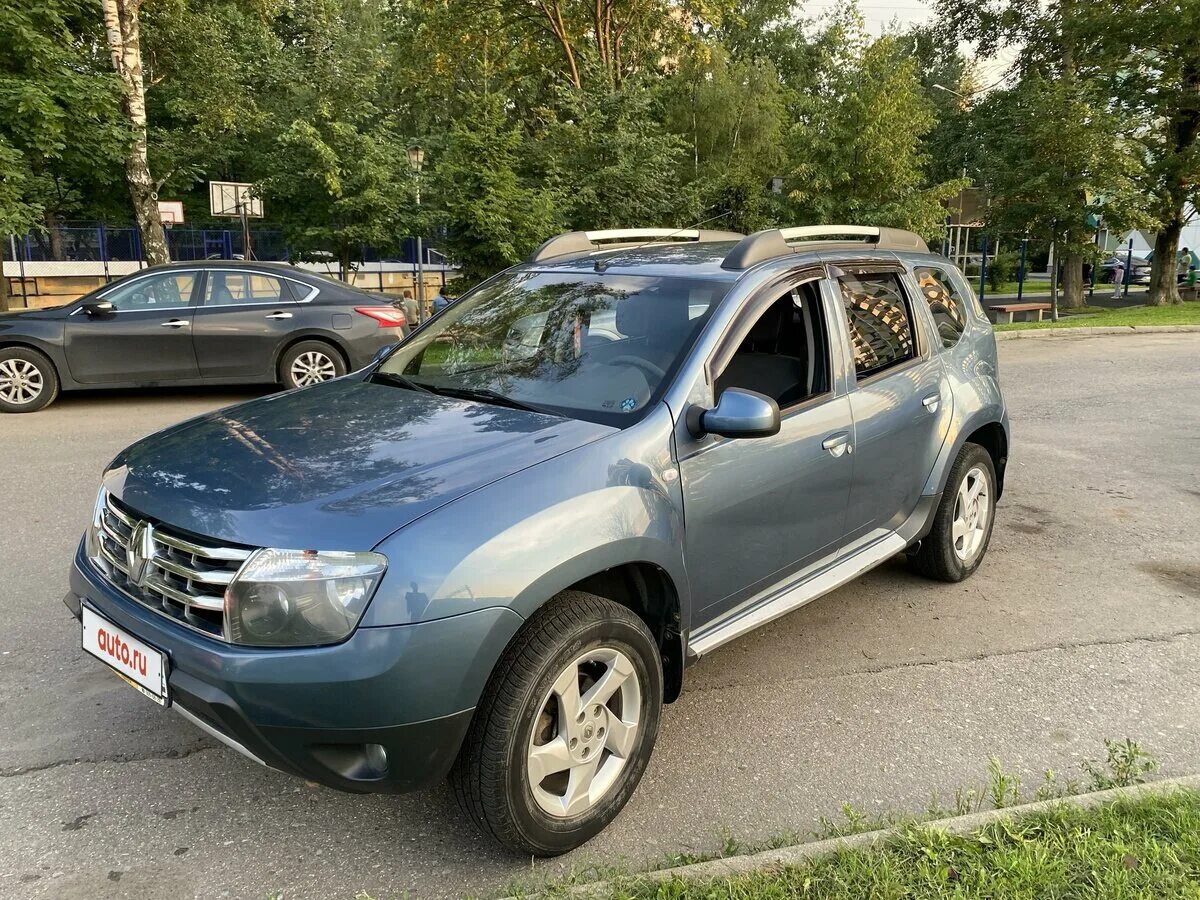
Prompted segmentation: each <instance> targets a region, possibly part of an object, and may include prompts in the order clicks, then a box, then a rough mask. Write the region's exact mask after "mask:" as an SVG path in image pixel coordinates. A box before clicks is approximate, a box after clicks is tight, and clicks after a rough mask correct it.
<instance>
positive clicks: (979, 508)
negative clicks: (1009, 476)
mask: <svg viewBox="0 0 1200 900" xmlns="http://www.w3.org/2000/svg"><path fill="white" fill-rule="evenodd" d="M995 521H996V469H995V466H994V465H993V463H992V456H991V454H990V453H988V452H987V450H985V449H984V448H983V447H981V446H979V445H978V444H964V445H963V448H962V450H960V451H959V453H958V459H956V460H955V461H954V466H953V467H952V468H951V469H950V477H949V478H947V479H946V489H945V490H944V491H943V492H942V499H941V502H940V503H939V504H938V508H937V513H936V514H935V515H934V520H933V528H932V529H931V530H930V532H929V535H928V536H927V537H926V538H925V539H924V540H923V541H921V546H920V548H919V549H918V550H917V552H915V553H912V554H910V555H909V557H908V559H909V563H910V564H911V565H912V568H913V569H914V570H915V571H916V572H918V573H920V574H921V575H924V576H925V577H927V578H932V579H935V580H937V581H949V582H957V581H962V580H963V579H964V578H967V577H968V576H970V575H971V573H972V572H974V571H975V570H976V569H978V568H979V564H980V563H981V562H983V557H984V555H985V554H986V553H987V548H988V543H989V542H990V541H991V539H992V527H993V525H994V524H995Z"/></svg>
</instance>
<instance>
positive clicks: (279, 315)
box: [267, 310, 292, 319]
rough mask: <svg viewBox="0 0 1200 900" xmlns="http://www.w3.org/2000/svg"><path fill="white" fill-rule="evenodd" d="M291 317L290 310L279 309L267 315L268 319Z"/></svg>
mask: <svg viewBox="0 0 1200 900" xmlns="http://www.w3.org/2000/svg"><path fill="white" fill-rule="evenodd" d="M291 317H292V314H291V313H290V312H279V311H278V310H276V311H275V312H273V313H271V314H269V315H268V316H267V318H268V319H290V318H291Z"/></svg>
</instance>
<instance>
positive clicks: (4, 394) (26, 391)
mask: <svg viewBox="0 0 1200 900" xmlns="http://www.w3.org/2000/svg"><path fill="white" fill-rule="evenodd" d="M45 386H46V382H45V378H44V377H43V375H42V370H41V369H39V368H38V367H37V366H35V365H34V364H33V363H31V362H30V361H29V360H27V359H6V360H2V361H0V400H4V401H5V402H7V403H13V404H16V405H18V406H21V405H24V404H26V403H32V402H33V401H34V400H36V399H37V398H38V397H39V396H41V393H42V391H43V389H44V388H45Z"/></svg>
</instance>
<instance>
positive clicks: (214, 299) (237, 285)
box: [204, 271, 292, 306]
mask: <svg viewBox="0 0 1200 900" xmlns="http://www.w3.org/2000/svg"><path fill="white" fill-rule="evenodd" d="M291 302H292V294H291V290H290V289H289V288H288V285H287V282H286V281H284V280H283V279H282V278H276V277H275V276H273V275H263V274H260V273H257V272H219V271H217V272H209V273H208V284H207V286H206V287H205V290H204V305H205V306H237V305H240V304H248V303H291Z"/></svg>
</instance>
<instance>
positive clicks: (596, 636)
mask: <svg viewBox="0 0 1200 900" xmlns="http://www.w3.org/2000/svg"><path fill="white" fill-rule="evenodd" d="M614 683H616V685H617V687H616V690H615V691H614V692H613V693H611V694H609V695H608V696H607V697H605V696H604V694H605V693H606V692H607V688H610V687H613V686H614ZM597 686H601V687H600V693H599V694H597V693H595V692H593V693H592V694H589V691H592V689H593V688H596V687H597ZM589 697H590V698H591V699H592V700H594V701H596V702H592V703H588V702H587V701H588V700H589ZM572 698H577V700H574V699H572ZM662 699H663V675H662V660H661V657H660V656H659V650H658V646H657V644H656V643H655V641H654V638H653V637H652V636H651V634H650V631H649V629H647V627H646V624H645V623H644V622H643V621H642V620H641V619H640V618H639V617H638V616H637V615H635V614H634V613H633V612H631V611H630V610H629V609H627V608H626V607H624V606H620V605H618V604H616V603H613V602H612V601H610V600H606V599H604V598H601V597H597V596H595V595H593V594H586V593H582V592H579V591H568V592H565V593H563V594H560V595H559V596H558V597H556V598H555V599H553V600H551V601H550V602H549V603H547V604H546V605H545V606H544V607H542V608H541V609H540V610H538V612H537V613H535V614H534V615H533V616H532V617H531V618H530V619H529V621H528V622H526V623H525V625H524V626H522V629H521V631H520V632H519V633H518V634H517V636H516V637H515V638H514V639H513V640H512V642H511V643H510V644H509V646H508V647H507V648H506V649H505V651H504V654H503V655H502V656H501V658H500V660H499V662H498V663H497V664H496V667H495V669H494V671H493V675H492V678H491V681H490V682H489V683H488V686H487V688H486V689H485V691H484V694H483V698H482V699H481V700H480V703H479V705H478V707H476V710H475V715H474V717H473V719H472V722H471V727H470V730H469V731H468V733H467V737H466V740H465V741H464V744H463V748H462V750H461V751H460V753H459V756H458V759H457V760H456V761H455V764H454V768H453V769H452V770H451V773H450V783H451V786H452V788H453V790H454V795H455V797H456V798H457V800H458V803H459V805H460V806H461V807H462V810H463V812H464V813H465V814H466V816H467V817H468V818H470V819H471V820H472V821H473V822H475V824H476V825H477V826H479V828H480V829H481V830H482V831H483V832H484V833H485V834H489V835H491V836H492V837H493V838H495V840H497V841H498V842H499V843H500V844H502V845H503V846H505V847H507V848H509V849H511V850H514V851H516V852H518V853H522V854H525V855H533V856H557V855H558V854H560V853H566V852H567V851H568V850H573V849H574V848H576V847H578V846H580V845H581V844H583V843H585V842H586V841H587V840H589V839H590V838H592V837H593V836H594V835H596V834H597V833H598V832H600V831H601V830H602V829H603V828H604V827H605V826H606V825H608V823H609V822H611V821H612V820H613V819H614V818H616V816H617V814H618V813H619V812H620V811H621V809H622V808H623V807H624V806H625V804H626V802H628V800H629V798H630V797H631V796H632V795H633V792H634V789H635V788H636V787H637V785H638V782H639V781H640V780H641V778H642V774H643V773H644V772H645V770H646V765H647V764H648V763H649V761H650V754H651V752H652V751H653V749H654V742H655V739H656V738H657V736H658V725H659V720H660V718H661V714H662ZM572 714H573V715H572ZM541 772H544V773H545V774H544V775H543V777H542V778H541V779H540V780H536V781H535V779H536V776H537V774H538V773H541Z"/></svg>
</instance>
